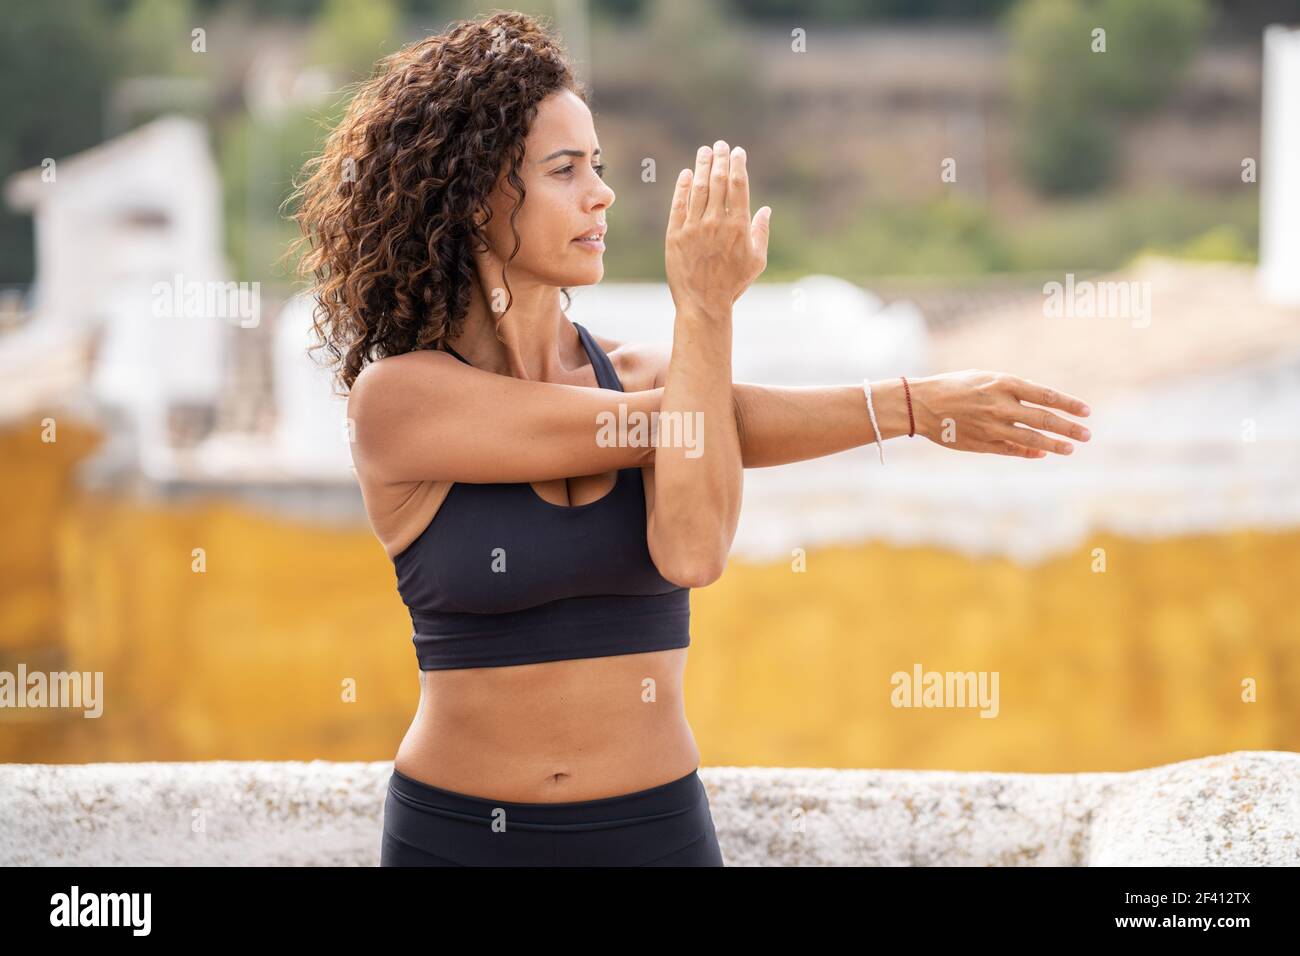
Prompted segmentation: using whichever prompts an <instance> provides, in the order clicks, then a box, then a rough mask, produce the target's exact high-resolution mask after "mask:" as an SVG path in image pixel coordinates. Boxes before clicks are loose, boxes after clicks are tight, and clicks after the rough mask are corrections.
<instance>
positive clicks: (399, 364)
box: [348, 349, 460, 420]
mask: <svg viewBox="0 0 1300 956" xmlns="http://www.w3.org/2000/svg"><path fill="white" fill-rule="evenodd" d="M459 364H460V363H459V362H457V361H456V359H454V358H452V357H451V356H450V355H448V354H447V353H445V352H439V351H435V350H433V349H416V350H415V351H413V352H403V353H402V354H400V355H389V356H387V357H385V358H381V359H376V360H375V361H373V362H369V363H367V364H366V366H365V367H364V368H362V369H361V371H360V372H359V373H358V374H357V377H356V379H355V380H354V381H353V382H352V387H351V388H350V389H349V390H348V417H349V418H351V419H353V420H356V419H358V418H361V417H362V416H364V415H365V414H366V413H367V411H372V412H380V411H391V410H393V408H394V406H395V404H398V405H401V404H409V403H410V402H411V400H412V399H413V398H415V399H418V398H420V397H424V396H425V390H427V389H432V388H436V387H438V385H439V383H440V381H441V380H442V376H439V375H431V374H430V372H433V371H440V370H452V371H453V372H454V371H455V370H456V369H455V367H456V366H457V365H459Z"/></svg>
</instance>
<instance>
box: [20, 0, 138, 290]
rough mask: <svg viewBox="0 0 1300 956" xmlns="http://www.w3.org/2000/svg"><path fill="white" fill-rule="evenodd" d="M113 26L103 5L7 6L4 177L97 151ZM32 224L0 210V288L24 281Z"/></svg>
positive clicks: (112, 69) (113, 61) (114, 62)
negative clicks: (47, 160) (47, 161)
mask: <svg viewBox="0 0 1300 956" xmlns="http://www.w3.org/2000/svg"><path fill="white" fill-rule="evenodd" d="M113 27H114V23H113V21H112V19H111V18H110V17H109V16H108V14H107V13H106V11H105V8H104V5H103V4H102V3H101V2H99V0H64V2H61V3H39V2H37V3H14V4H6V6H5V11H4V29H3V30H0V90H3V91H4V122H2V123H0V176H8V175H11V174H12V173H15V172H17V171H19V170H21V169H26V168H28V167H30V166H36V165H38V164H39V163H40V162H41V161H42V160H43V159H45V158H47V157H51V158H54V159H58V158H59V157H63V156H67V155H69V154H71V153H76V152H79V151H81V150H83V149H87V148H89V147H91V146H94V145H95V144H96V143H98V142H99V141H100V140H101V139H102V138H103V130H104V110H105V108H106V102H105V95H106V92H107V91H108V90H109V89H110V88H111V87H112V84H113V81H114V80H115V78H116V76H117V72H118V63H119V58H118V50H117V48H116V45H115V43H114V40H113V38H114V36H115V33H114V29H113ZM34 270H35V259H34V251H33V243H32V221H31V217H30V215H29V214H28V213H26V212H23V213H14V212H13V211H12V210H10V209H9V207H8V205H7V204H0V282H4V283H27V282H30V281H31V279H32V275H33V272H34Z"/></svg>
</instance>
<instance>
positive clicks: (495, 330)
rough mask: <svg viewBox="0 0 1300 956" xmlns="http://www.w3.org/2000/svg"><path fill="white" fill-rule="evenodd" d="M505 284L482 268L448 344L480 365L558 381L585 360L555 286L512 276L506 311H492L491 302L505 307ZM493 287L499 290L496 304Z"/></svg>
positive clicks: (530, 377)
mask: <svg viewBox="0 0 1300 956" xmlns="http://www.w3.org/2000/svg"><path fill="white" fill-rule="evenodd" d="M505 288H506V286H505V281H504V279H502V278H501V273H500V272H499V271H496V272H495V273H494V275H493V277H492V280H491V281H490V282H484V281H483V275H482V273H481V272H480V281H479V283H478V284H476V285H475V286H474V288H473V290H472V292H471V295H470V305H469V312H468V314H467V316H466V320H465V327H464V330H463V331H462V332H461V334H460V336H459V337H458V338H457V339H456V340H455V341H453V342H452V343H451V346H452V348H454V349H455V350H456V351H457V352H459V353H460V354H461V355H463V356H465V358H466V359H468V360H469V361H470V362H472V363H473V364H474V365H476V366H477V367H479V368H481V369H485V370H487V371H490V372H496V373H498V374H501V375H510V376H511V377H513V378H521V379H527V380H530V381H542V382H547V381H562V380H563V379H564V378H565V377H567V376H568V375H570V374H571V373H572V371H573V370H574V369H575V368H578V367H580V366H581V365H583V364H584V363H585V359H586V352H585V350H584V349H583V348H582V343H581V341H580V340H579V339H578V336H577V334H576V332H575V330H574V329H573V325H572V323H571V322H570V321H569V319H568V317H567V316H565V314H564V313H563V312H562V311H561V310H560V290H559V288H558V287H556V286H553V285H546V284H544V283H540V282H533V281H528V280H523V281H521V280H519V279H515V278H513V277H512V279H511V283H510V292H511V295H512V297H513V301H512V302H511V303H510V308H509V310H508V311H506V312H504V313H498V312H493V311H492V309H491V306H492V305H493V304H495V305H497V306H498V307H499V308H505V306H506V299H507V296H506V292H505ZM493 290H500V291H499V292H498V293H497V294H496V296H495V299H496V301H495V302H494V301H493V298H494V297H493V294H492V293H493ZM498 335H499V337H498Z"/></svg>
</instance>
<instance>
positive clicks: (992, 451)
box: [971, 439, 1047, 458]
mask: <svg viewBox="0 0 1300 956" xmlns="http://www.w3.org/2000/svg"><path fill="white" fill-rule="evenodd" d="M971 451H975V452H979V453H981V454H985V455H1007V456H1009V457H1011V458H1046V457H1047V452H1045V451H1043V450H1041V449H1038V448H1026V447H1025V446H1024V445H1017V444H1016V443H1015V442H1013V441H1007V440H1006V439H998V440H997V441H991V442H980V443H979V444H978V445H975V446H974V447H972V448H971Z"/></svg>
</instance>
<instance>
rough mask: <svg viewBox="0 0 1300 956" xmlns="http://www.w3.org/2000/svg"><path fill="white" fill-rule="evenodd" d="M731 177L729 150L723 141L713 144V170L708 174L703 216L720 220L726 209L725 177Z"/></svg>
mask: <svg viewBox="0 0 1300 956" xmlns="http://www.w3.org/2000/svg"><path fill="white" fill-rule="evenodd" d="M729 175H731V150H730V149H728V148H727V143H726V141H725V140H721V139H720V140H718V141H717V142H716V143H714V144H713V168H712V170H710V172H709V203H708V206H707V207H706V208H705V210H704V215H706V216H710V217H717V218H721V217H722V216H723V214H724V210H725V209H726V208H727V177H728V176H729Z"/></svg>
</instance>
